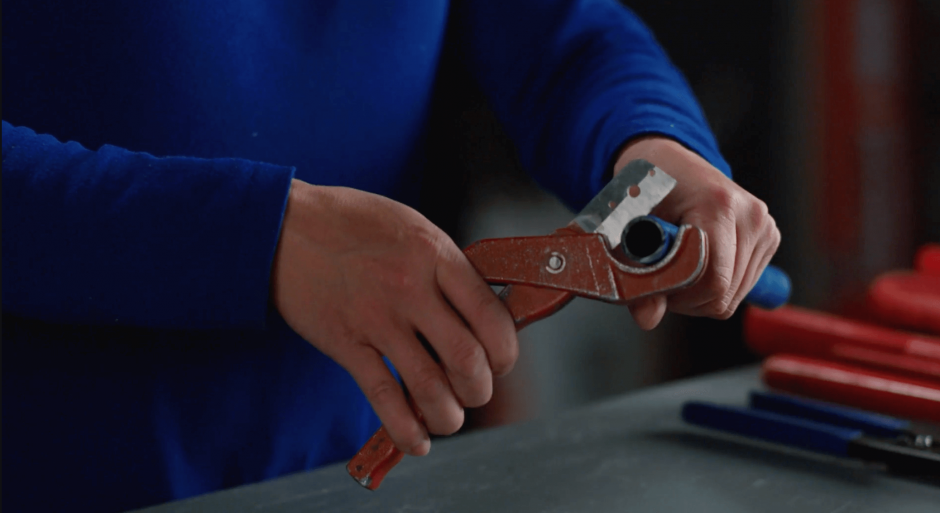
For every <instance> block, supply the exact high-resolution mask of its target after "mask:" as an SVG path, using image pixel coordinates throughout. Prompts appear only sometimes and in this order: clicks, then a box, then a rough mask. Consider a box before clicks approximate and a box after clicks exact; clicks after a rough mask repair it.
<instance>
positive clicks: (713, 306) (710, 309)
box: [705, 299, 731, 320]
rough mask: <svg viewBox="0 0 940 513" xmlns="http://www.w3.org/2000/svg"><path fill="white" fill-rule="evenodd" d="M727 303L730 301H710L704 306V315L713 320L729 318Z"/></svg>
mask: <svg viewBox="0 0 940 513" xmlns="http://www.w3.org/2000/svg"><path fill="white" fill-rule="evenodd" d="M729 303H730V301H729V300H727V299H719V300H717V301H712V302H711V303H708V304H707V305H706V306H705V314H706V315H708V316H709V317H712V318H715V319H722V320H724V319H727V318H728V317H730V316H731V315H730V314H728V306H729ZM726 315H727V316H726Z"/></svg>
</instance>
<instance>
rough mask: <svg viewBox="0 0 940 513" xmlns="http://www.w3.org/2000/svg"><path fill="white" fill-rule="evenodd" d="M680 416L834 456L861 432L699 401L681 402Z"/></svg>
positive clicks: (732, 431)
mask: <svg viewBox="0 0 940 513" xmlns="http://www.w3.org/2000/svg"><path fill="white" fill-rule="evenodd" d="M682 418H683V419H684V420H685V421H686V422H688V423H690V424H695V425H697V426H703V427H708V428H712V429H717V430H720V431H725V432H728V433H734V434H736V435H741V436H746V437H749V438H758V439H761V440H766V441H768V442H775V443H779V444H784V445H789V446H791V447H799V448H801V449H806V450H809V451H813V452H821V453H825V454H832V455H835V456H848V448H849V444H850V443H851V442H852V441H853V440H856V439H858V438H861V436H862V432H861V431H859V430H857V429H849V428H842V427H837V426H830V425H828V424H822V423H819V422H813V421H811V420H804V419H799V418H796V417H789V416H787V415H780V414H777V413H772V412H767V411H761V410H752V409H748V408H741V407H738V406H724V405H718V404H711V403H705V402H699V401H690V402H687V403H685V404H684V405H683V406H682Z"/></svg>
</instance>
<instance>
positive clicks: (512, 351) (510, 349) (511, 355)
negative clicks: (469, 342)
mask: <svg viewBox="0 0 940 513" xmlns="http://www.w3.org/2000/svg"><path fill="white" fill-rule="evenodd" d="M501 338H502V340H503V342H502V343H500V344H498V345H497V347H496V349H495V350H494V351H492V354H491V355H490V367H491V368H492V370H493V374H496V375H497V376H503V375H506V374H508V373H509V371H511V370H512V368H513V367H515V365H516V361H517V360H518V359H519V340H518V337H517V335H516V328H515V326H513V327H511V328H510V329H509V330H507V332H506V334H505V335H504V336H503V337H501Z"/></svg>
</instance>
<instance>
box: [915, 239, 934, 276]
mask: <svg viewBox="0 0 940 513" xmlns="http://www.w3.org/2000/svg"><path fill="white" fill-rule="evenodd" d="M914 269H916V270H917V272H919V273H921V274H930V275H933V276H940V244H924V245H923V246H921V247H920V249H918V250H917V255H915V257H914Z"/></svg>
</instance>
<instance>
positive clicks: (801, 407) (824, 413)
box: [750, 391, 911, 438]
mask: <svg viewBox="0 0 940 513" xmlns="http://www.w3.org/2000/svg"><path fill="white" fill-rule="evenodd" d="M750 405H751V408H755V409H758V410H763V411H769V412H773V413H779V414H781V415H789V416H791V417H801V418H804V419H807V420H813V421H816V422H822V423H825V424H832V425H835V426H841V427H845V428H852V429H861V430H862V432H864V433H865V434H866V435H871V436H876V437H882V438H896V437H899V436H901V435H903V434H904V433H905V431H906V430H908V429H909V428H910V427H911V423H910V422H909V421H906V420H902V419H896V418H894V417H888V416H887V415H878V414H877V413H871V412H867V411H864V410H857V409H855V408H847V407H845V406H838V405H835V404H831V403H825V402H822V401H813V400H809V399H801V398H799V397H793V396H791V395H784V394H774V393H770V392H758V391H752V392H751V397H750Z"/></svg>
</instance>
